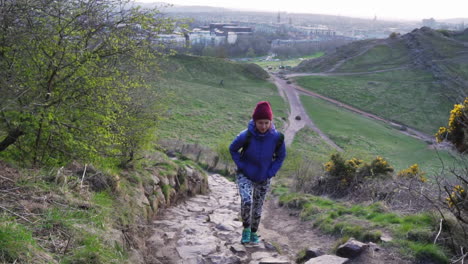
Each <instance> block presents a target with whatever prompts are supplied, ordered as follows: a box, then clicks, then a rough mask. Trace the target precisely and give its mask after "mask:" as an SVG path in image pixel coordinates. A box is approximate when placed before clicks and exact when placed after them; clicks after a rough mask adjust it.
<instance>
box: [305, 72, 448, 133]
mask: <svg viewBox="0 0 468 264" xmlns="http://www.w3.org/2000/svg"><path fill="white" fill-rule="evenodd" d="M296 80H297V83H298V84H299V85H300V86H302V87H304V88H306V89H308V90H311V91H314V92H317V93H319V94H322V95H325V96H327V97H330V98H333V99H336V100H338V101H341V102H344V103H346V104H349V105H352V106H354V107H357V108H359V109H361V110H364V111H367V112H370V113H373V114H376V115H378V116H381V117H383V118H386V119H389V120H393V121H396V122H398V123H402V124H404V125H406V126H408V127H413V128H416V129H418V130H421V131H423V132H425V133H427V134H434V133H435V132H437V130H438V129H439V127H440V126H444V125H446V123H447V119H448V116H449V112H450V110H451V109H452V108H453V101H452V100H454V99H453V98H454V97H455V94H454V91H450V90H448V89H445V90H444V89H443V87H441V84H439V83H438V82H436V81H435V80H434V79H433V77H432V76H431V75H430V74H428V73H426V72H423V71H417V70H395V71H390V72H381V73H373V74H363V75H352V76H306V77H298V78H296Z"/></svg>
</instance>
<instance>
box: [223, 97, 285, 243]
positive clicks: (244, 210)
mask: <svg viewBox="0 0 468 264" xmlns="http://www.w3.org/2000/svg"><path fill="white" fill-rule="evenodd" d="M272 120H273V112H272V110H271V106H270V103H268V102H266V101H262V102H259V103H258V104H257V106H256V107H255V110H254V112H253V114H252V120H250V122H249V125H248V128H247V129H246V130H244V131H242V132H241V133H240V134H239V135H237V137H236V138H235V139H234V141H233V142H232V143H231V145H230V146H229V151H230V152H231V156H232V159H233V160H234V162H235V163H236V165H237V172H238V173H237V184H238V186H239V193H240V196H241V216H242V222H243V226H244V229H243V231H242V239H241V243H249V242H252V243H259V242H260V239H259V237H258V234H257V231H258V226H259V224H260V217H261V214H262V206H263V201H264V200H265V195H266V193H267V191H268V187H269V186H270V179H271V178H272V177H273V176H275V175H276V173H277V172H278V170H279V169H280V168H281V165H282V164H283V161H284V159H285V157H286V147H285V144H284V136H283V134H281V133H280V132H278V131H276V129H275V126H274V124H273V123H272ZM240 149H242V151H241V152H240V153H239V150H240Z"/></svg>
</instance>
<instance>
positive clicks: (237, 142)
mask: <svg viewBox="0 0 468 264" xmlns="http://www.w3.org/2000/svg"><path fill="white" fill-rule="evenodd" d="M246 131H247V130H244V131H242V132H240V133H239V135H237V137H236V138H235V139H234V140H233V141H232V143H231V145H230V146H229V152H230V153H231V157H232V160H233V161H234V163H236V166H237V169H238V170H240V171H242V169H243V164H242V161H241V155H240V153H239V149H241V148H242V147H243V146H244V144H245V141H246V140H247V133H246Z"/></svg>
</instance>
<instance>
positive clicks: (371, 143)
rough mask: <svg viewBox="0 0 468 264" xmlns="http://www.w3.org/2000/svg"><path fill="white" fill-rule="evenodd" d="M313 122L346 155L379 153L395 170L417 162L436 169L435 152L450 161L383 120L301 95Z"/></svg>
mask: <svg viewBox="0 0 468 264" xmlns="http://www.w3.org/2000/svg"><path fill="white" fill-rule="evenodd" d="M301 100H302V102H303V104H304V106H305V108H306V110H307V112H308V114H309V116H310V117H311V118H312V120H314V122H315V123H316V125H317V126H318V127H319V128H320V129H321V130H322V131H323V132H324V133H325V134H327V135H328V136H329V137H330V138H331V139H332V140H333V141H334V142H335V143H336V144H338V145H339V146H340V147H341V148H343V149H344V150H345V153H346V154H345V156H347V158H351V157H358V158H361V159H364V160H371V159H373V158H375V157H376V156H382V157H384V158H385V159H387V160H388V161H389V162H390V164H391V165H392V166H393V167H394V168H395V170H396V171H397V172H398V171H399V170H402V169H405V168H408V167H409V166H411V165H413V164H415V163H417V164H419V166H420V167H421V168H422V170H423V171H426V172H436V171H437V170H438V169H439V168H440V167H441V163H440V161H439V156H438V154H439V155H440V157H441V158H442V160H444V161H445V162H446V164H452V163H453V162H454V161H453V160H452V159H451V157H450V155H449V154H448V153H447V152H442V151H440V152H438V153H437V152H436V151H435V150H432V149H429V148H428V145H427V144H426V143H424V142H422V141H420V140H417V139H415V138H412V137H409V136H406V135H404V134H402V133H400V132H399V131H397V130H396V129H394V128H392V127H390V126H389V125H387V124H384V123H382V122H378V121H375V120H371V119H369V118H366V117H362V116H360V115H358V114H355V113H352V112H350V111H347V110H344V109H341V108H338V107H336V106H334V105H332V104H330V103H328V102H326V101H323V100H321V99H317V98H313V97H309V96H301Z"/></svg>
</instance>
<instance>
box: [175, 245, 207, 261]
mask: <svg viewBox="0 0 468 264" xmlns="http://www.w3.org/2000/svg"><path fill="white" fill-rule="evenodd" d="M176 250H177V253H179V256H180V257H181V258H183V259H191V258H196V257H197V256H201V255H209V254H211V253H214V252H216V244H207V245H194V246H181V247H177V248H176Z"/></svg>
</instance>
